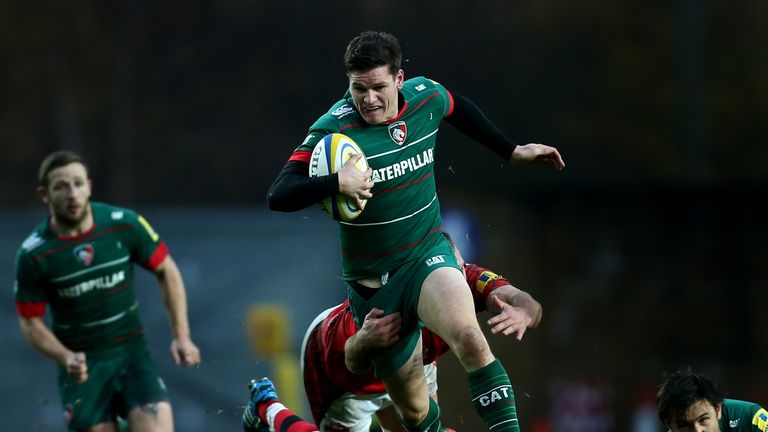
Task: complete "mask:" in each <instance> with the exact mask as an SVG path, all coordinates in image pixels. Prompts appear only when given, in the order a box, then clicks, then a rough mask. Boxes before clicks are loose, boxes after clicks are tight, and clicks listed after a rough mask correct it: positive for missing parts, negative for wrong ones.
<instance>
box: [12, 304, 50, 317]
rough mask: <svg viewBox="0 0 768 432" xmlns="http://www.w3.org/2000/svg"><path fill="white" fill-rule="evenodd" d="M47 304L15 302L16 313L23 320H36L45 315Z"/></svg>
mask: <svg viewBox="0 0 768 432" xmlns="http://www.w3.org/2000/svg"><path fill="white" fill-rule="evenodd" d="M46 304H48V303H47V302H38V303H31V302H16V312H18V314H19V316H21V317H24V318H37V317H42V316H44V315H45V305H46Z"/></svg>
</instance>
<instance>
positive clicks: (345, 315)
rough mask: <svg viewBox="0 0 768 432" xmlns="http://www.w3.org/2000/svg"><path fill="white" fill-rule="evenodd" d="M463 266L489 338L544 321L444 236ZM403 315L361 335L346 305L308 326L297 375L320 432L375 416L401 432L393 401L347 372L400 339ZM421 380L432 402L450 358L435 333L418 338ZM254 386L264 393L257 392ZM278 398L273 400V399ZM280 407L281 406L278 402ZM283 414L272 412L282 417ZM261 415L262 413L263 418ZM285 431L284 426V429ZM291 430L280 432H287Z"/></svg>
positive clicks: (247, 419) (247, 417)
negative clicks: (443, 362) (486, 315)
mask: <svg viewBox="0 0 768 432" xmlns="http://www.w3.org/2000/svg"><path fill="white" fill-rule="evenodd" d="M446 237H447V238H448V240H449V242H450V243H451V246H452V247H453V250H454V253H455V255H456V260H457V261H458V262H459V264H460V265H461V266H462V270H463V272H464V275H465V277H466V279H467V283H468V287H469V289H470V290H471V292H472V296H473V299H474V303H475V310H476V312H477V313H478V314H479V313H481V312H483V311H485V310H488V311H491V312H492V313H493V315H494V316H493V317H492V318H491V319H490V320H488V325H489V326H491V332H492V333H501V334H504V335H515V336H516V338H517V339H518V340H521V339H522V337H523V335H524V333H525V331H526V329H528V328H533V327H536V326H537V325H538V323H539V322H540V320H541V305H540V304H539V303H538V302H537V301H536V300H534V299H533V298H532V297H531V296H530V295H529V294H528V293H527V292H525V291H522V290H520V289H518V288H515V287H514V286H512V285H510V283H509V282H508V281H507V280H506V279H505V278H504V277H502V276H499V275H497V274H496V273H493V272H492V271H490V270H487V269H484V268H482V267H479V266H477V265H474V264H469V263H465V262H464V259H463V258H462V256H461V253H460V252H459V251H458V249H456V247H455V245H454V244H453V242H452V241H451V239H450V237H448V235H447V234H446ZM400 323H401V320H400V314H399V313H393V314H390V315H386V316H384V315H383V312H382V311H381V310H379V309H373V310H372V311H371V312H370V313H369V314H368V315H367V316H366V318H365V321H364V322H363V326H362V328H361V329H360V331H359V332H358V330H357V327H356V326H355V324H354V321H353V317H352V314H351V312H350V309H349V301H345V302H344V303H342V304H340V305H338V306H335V307H333V308H330V309H328V310H326V311H324V312H322V313H321V314H320V315H318V317H317V318H316V319H315V320H314V321H313V322H312V324H310V326H309V329H308V330H307V334H306V336H305V337H304V343H303V344H302V366H303V367H302V369H303V374H304V388H305V390H306V392H307V397H308V399H309V403H310V407H311V409H312V415H313V417H314V421H315V423H316V424H317V425H319V426H318V428H319V430H321V431H348V432H367V431H368V430H369V428H370V425H371V416H372V415H376V416H377V418H378V421H379V424H380V425H381V426H382V428H383V429H384V430H385V431H400V430H402V427H401V426H400V424H399V422H398V420H397V417H396V414H395V412H394V409H393V407H392V400H391V399H390V398H389V396H388V395H387V394H386V389H385V388H384V385H383V383H382V382H381V380H379V379H377V378H375V377H374V376H373V374H371V373H366V374H363V375H357V374H352V373H351V372H350V371H349V370H348V369H347V367H346V364H347V363H352V364H354V366H353V369H365V368H366V367H367V368H368V369H370V367H371V360H370V359H371V357H372V356H373V355H374V353H375V351H376V350H379V349H381V348H385V347H387V346H389V345H391V344H392V342H393V341H395V340H396V339H397V333H398V331H399V330H400ZM422 341H423V344H422V347H423V353H422V357H423V363H424V365H425V366H424V372H425V375H426V376H427V383H428V386H429V394H430V396H431V397H432V398H435V399H436V393H437V368H436V364H437V359H438V357H439V356H440V355H442V354H444V353H445V352H447V351H448V346H447V344H446V343H445V341H443V340H442V339H440V338H439V337H438V336H437V335H435V334H434V333H432V332H430V331H428V330H426V329H423V330H422ZM268 384H269V385H271V383H268V382H267V381H264V380H261V381H258V382H257V381H252V383H251V390H252V391H251V396H252V399H251V402H250V404H249V408H248V410H247V411H246V413H245V414H244V416H243V424H244V429H245V430H246V431H257V430H258V420H259V415H258V414H259V412H260V410H261V408H260V406H261V405H262V404H263V403H264V402H262V401H260V398H261V397H263V396H264V395H265V394H266V393H265V392H264V391H263V389H264V388H266V387H265V386H267V385H268ZM254 385H256V386H257V388H259V389H261V390H257V389H255V388H254ZM275 398H276V396H275ZM278 402H279V401H278ZM281 409H282V408H280V409H278V408H273V409H272V411H275V410H277V411H280V410H281ZM261 411H264V413H266V411H265V410H261ZM264 413H262V416H261V417H262V421H264V422H268V424H270V425H272V426H274V427H275V430H278V431H280V430H281V429H280V428H279V427H278V426H276V424H275V423H273V422H269V420H268V418H267V417H265V416H264V415H265V414H264ZM284 416H288V417H290V415H288V414H287V413H286V414H284V415H281V416H278V417H274V416H273V417H274V419H275V420H274V421H278V420H280V419H282V418H283V417H284ZM281 424H282V423H281ZM288 431H290V432H293V429H290V428H288V429H284V432H288Z"/></svg>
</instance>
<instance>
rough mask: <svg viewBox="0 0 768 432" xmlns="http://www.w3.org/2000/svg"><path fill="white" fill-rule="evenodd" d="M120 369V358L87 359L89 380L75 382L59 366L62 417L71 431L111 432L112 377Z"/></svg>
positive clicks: (114, 416)
mask: <svg viewBox="0 0 768 432" xmlns="http://www.w3.org/2000/svg"><path fill="white" fill-rule="evenodd" d="M120 366H121V362H120V359H114V360H104V359H96V358H93V359H89V360H88V379H87V380H86V381H85V382H83V383H80V384H77V383H75V382H74V381H73V380H72V377H71V376H70V375H69V374H68V373H67V371H66V370H65V369H64V367H62V366H59V370H58V384H59V394H60V396H61V402H62V408H63V409H64V418H65V419H66V422H67V428H68V430H70V431H91V430H93V431H97V432H101V431H108V432H109V431H112V430H116V429H110V426H111V427H114V423H113V421H114V420H115V418H116V417H117V412H116V411H115V409H114V408H115V407H114V404H113V400H114V397H115V389H114V387H115V382H114V377H115V375H116V374H117V373H118V370H119V368H120Z"/></svg>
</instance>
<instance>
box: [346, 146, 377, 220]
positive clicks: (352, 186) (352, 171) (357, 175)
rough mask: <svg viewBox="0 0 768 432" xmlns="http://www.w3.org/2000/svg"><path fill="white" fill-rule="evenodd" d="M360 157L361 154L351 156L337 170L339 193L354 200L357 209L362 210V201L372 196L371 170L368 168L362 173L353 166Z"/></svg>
mask: <svg viewBox="0 0 768 432" xmlns="http://www.w3.org/2000/svg"><path fill="white" fill-rule="evenodd" d="M361 157H363V155H361V154H356V155H352V156H351V157H350V158H349V160H348V161H347V162H346V163H344V166H342V167H341V169H340V170H339V192H340V193H342V194H344V195H346V196H348V197H350V198H352V199H354V200H355V202H356V203H357V208H362V207H363V200H366V199H369V198H371V197H372V196H373V194H372V193H371V188H372V187H373V182H372V181H371V175H373V169H371V168H370V167H368V170H366V171H365V172H362V171H360V170H359V169H358V168H357V165H355V164H356V163H357V161H358V160H360V158H361Z"/></svg>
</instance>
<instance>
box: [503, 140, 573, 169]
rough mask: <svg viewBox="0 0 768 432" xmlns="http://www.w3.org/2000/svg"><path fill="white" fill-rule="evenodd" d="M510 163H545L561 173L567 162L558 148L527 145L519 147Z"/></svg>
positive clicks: (511, 157) (513, 153)
mask: <svg viewBox="0 0 768 432" xmlns="http://www.w3.org/2000/svg"><path fill="white" fill-rule="evenodd" d="M509 163H513V164H515V163H543V164H547V165H551V166H552V167H553V168H554V169H556V170H558V171H560V170H562V169H563V168H565V162H563V158H562V157H561V156H560V153H559V152H558V151H557V149H556V148H554V147H550V146H548V145H544V144H526V145H524V146H517V147H515V150H514V151H513V152H512V156H510V158H509Z"/></svg>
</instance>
